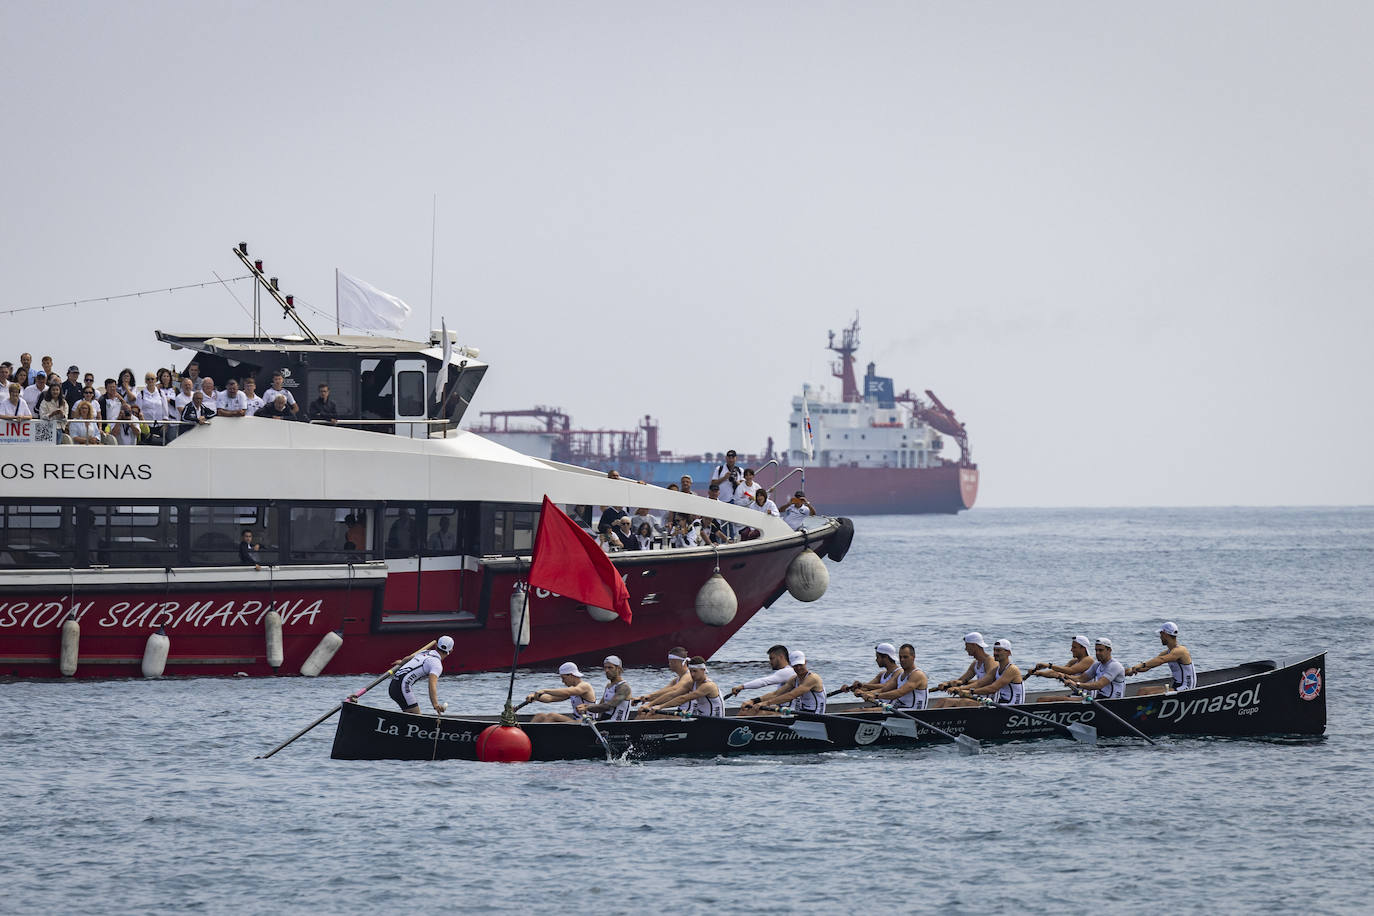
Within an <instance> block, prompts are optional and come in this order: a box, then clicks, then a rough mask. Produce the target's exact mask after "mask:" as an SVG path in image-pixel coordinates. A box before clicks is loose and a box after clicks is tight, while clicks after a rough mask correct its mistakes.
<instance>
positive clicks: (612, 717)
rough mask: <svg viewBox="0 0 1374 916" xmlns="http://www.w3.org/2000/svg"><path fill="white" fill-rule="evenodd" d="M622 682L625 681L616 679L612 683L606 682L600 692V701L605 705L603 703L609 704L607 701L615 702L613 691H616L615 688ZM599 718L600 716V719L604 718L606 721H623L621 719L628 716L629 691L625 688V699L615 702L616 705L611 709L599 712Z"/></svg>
mask: <svg viewBox="0 0 1374 916" xmlns="http://www.w3.org/2000/svg"><path fill="white" fill-rule="evenodd" d="M624 683H625V682H624V681H617V682H616V683H614V684H607V685H606V689H605V690H603V691H602V692H601V702H602V704H603V705H605V704H609V703H614V702H615V691H616V688H617V687H619V686H620V685H621V684H624ZM601 718H602V719H605V720H608V721H611V722H623V721H625V720H626V719H628V718H630V693H629V691H628V690H627V691H626V692H625V699H623V700H621V701H620V702H619V703H616V705H615V706H614V707H612V708H611V709H608V710H606V711H605V712H603V713H602V714H601Z"/></svg>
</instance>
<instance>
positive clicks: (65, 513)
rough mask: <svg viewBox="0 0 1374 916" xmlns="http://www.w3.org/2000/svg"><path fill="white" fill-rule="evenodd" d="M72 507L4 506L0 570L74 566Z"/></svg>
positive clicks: (0, 521)
mask: <svg viewBox="0 0 1374 916" xmlns="http://www.w3.org/2000/svg"><path fill="white" fill-rule="evenodd" d="M73 522H74V519H73V516H72V509H71V507H70V506H0V569H3V568H8V567H20V568H32V567H35V566H39V567H42V566H63V567H66V566H74V565H76V564H75V553H76V526H75V525H74V523H73Z"/></svg>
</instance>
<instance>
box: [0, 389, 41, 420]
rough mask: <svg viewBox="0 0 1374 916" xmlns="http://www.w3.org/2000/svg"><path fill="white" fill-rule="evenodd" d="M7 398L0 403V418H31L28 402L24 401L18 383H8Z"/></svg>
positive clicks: (22, 392) (31, 413)
mask: <svg viewBox="0 0 1374 916" xmlns="http://www.w3.org/2000/svg"><path fill="white" fill-rule="evenodd" d="M9 395H10V396H9V397H7V398H5V399H4V400H3V401H0V417H31V416H33V411H32V410H30V409H29V403H28V401H25V400H24V389H22V388H20V387H19V383H18V382H10V385H9Z"/></svg>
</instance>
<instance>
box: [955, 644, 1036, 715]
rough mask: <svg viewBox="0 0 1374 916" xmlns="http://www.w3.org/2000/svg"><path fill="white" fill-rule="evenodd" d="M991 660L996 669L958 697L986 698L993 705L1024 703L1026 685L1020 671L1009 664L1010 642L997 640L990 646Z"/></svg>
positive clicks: (962, 691)
mask: <svg viewBox="0 0 1374 916" xmlns="http://www.w3.org/2000/svg"><path fill="white" fill-rule="evenodd" d="M992 658H993V661H994V662H996V667H995V668H993V669H992V670H991V671H989V672H988V673H987V674H986V675H985V676H984V677H983V679H982V680H981V681H975V682H974V683H972V684H970V685H969V686H968V687H965V688H964V689H963V690H959V689H958V688H955V689H956V691H958V693H959V695H960V696H963V697H966V698H968V699H977V698H978V697H987V698H988V699H990V700H992V701H993V702H994V703H1011V704H1013V705H1014V704H1016V703H1024V702H1026V684H1025V681H1024V680H1023V679H1022V677H1021V669H1020V668H1018V667H1016V666H1015V665H1013V664H1012V662H1011V640H1009V639H999V640H997V641H996V642H994V643H993V644H992Z"/></svg>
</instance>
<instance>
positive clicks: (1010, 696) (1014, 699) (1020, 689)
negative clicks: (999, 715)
mask: <svg viewBox="0 0 1374 916" xmlns="http://www.w3.org/2000/svg"><path fill="white" fill-rule="evenodd" d="M1007 664H1008V665H1010V664H1011V662H1010V661H1008V662H1007ZM1005 670H1006V669H1005V668H998V669H997V676H998V677H1001V676H1002V672H1003V671H1005ZM992 699H993V701H994V702H997V703H1011V704H1013V705H1015V704H1017V703H1024V702H1026V685H1025V683H1024V682H1022V683H1020V684H1003V685H1002V686H1001V687H999V688H997V692H996V693H994V694H993V695H992Z"/></svg>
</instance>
